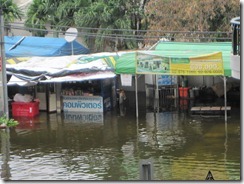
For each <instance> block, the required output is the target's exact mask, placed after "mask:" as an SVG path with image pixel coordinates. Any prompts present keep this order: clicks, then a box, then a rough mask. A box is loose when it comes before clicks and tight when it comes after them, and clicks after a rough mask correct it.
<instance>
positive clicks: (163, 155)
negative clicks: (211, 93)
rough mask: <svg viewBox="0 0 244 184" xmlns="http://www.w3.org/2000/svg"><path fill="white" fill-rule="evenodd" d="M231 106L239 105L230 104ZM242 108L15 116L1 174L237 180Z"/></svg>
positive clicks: (53, 177)
mask: <svg viewBox="0 0 244 184" xmlns="http://www.w3.org/2000/svg"><path fill="white" fill-rule="evenodd" d="M233 109H234V108H233ZM238 112H239V110H238V109H237V110H236V111H235V112H233V113H232V112H231V115H230V116H228V121H227V123H226V122H225V121H224V116H220V117H211V118H210V117H208V118H206V117H200V116H190V115H189V114H188V113H186V112H183V111H182V112H179V111H171V112H167V111H162V112H153V111H149V110H146V108H145V107H143V108H140V109H139V118H138V119H136V118H135V109H134V108H127V109H126V114H125V115H124V116H120V115H119V113H118V112H117V111H111V112H107V113H105V114H99V113H98V114H67V113H65V114H63V113H62V114H57V113H51V114H47V113H45V112H40V115H38V116H37V117H35V118H23V117H22V118H18V119H17V120H19V121H20V124H19V125H18V126H17V127H15V128H13V129H10V131H9V134H8V133H6V131H4V130H0V135H1V142H2V144H1V151H2V153H1V161H0V163H1V168H2V169H1V177H2V179H4V180H113V181H121V180H124V181H128V180H130V181H131V180H140V179H141V178H140V171H141V167H142V165H143V163H149V164H150V166H151V168H152V170H151V173H152V180H174V181H175V180H179V181H182V180H205V178H206V176H207V174H208V171H211V173H212V176H213V177H214V180H240V176H241V174H240V169H241V145H240V143H241V135H240V134H241V130H240V114H239V113H238Z"/></svg>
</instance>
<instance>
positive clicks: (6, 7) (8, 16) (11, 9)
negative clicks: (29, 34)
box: [0, 0, 24, 23]
mask: <svg viewBox="0 0 244 184" xmlns="http://www.w3.org/2000/svg"><path fill="white" fill-rule="evenodd" d="M0 5H1V8H2V10H3V15H4V21H5V22H7V23H9V22H13V21H14V20H15V19H20V20H21V18H22V16H23V15H24V14H23V12H22V11H21V10H20V8H19V7H18V6H17V4H16V3H14V2H13V1H12V0H7V1H6V0H0Z"/></svg>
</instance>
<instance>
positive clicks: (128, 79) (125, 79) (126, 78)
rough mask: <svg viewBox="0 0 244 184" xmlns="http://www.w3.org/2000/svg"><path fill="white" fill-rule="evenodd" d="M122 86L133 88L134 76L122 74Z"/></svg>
mask: <svg viewBox="0 0 244 184" xmlns="http://www.w3.org/2000/svg"><path fill="white" fill-rule="evenodd" d="M120 79H121V84H122V86H132V75H131V74H120Z"/></svg>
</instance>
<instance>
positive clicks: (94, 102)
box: [63, 96, 103, 112]
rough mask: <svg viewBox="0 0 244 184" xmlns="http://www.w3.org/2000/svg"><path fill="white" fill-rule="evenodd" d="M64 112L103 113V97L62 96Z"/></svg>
mask: <svg viewBox="0 0 244 184" xmlns="http://www.w3.org/2000/svg"><path fill="white" fill-rule="evenodd" d="M63 110H64V112H103V97H100V96H63Z"/></svg>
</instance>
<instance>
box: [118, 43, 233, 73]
mask: <svg viewBox="0 0 244 184" xmlns="http://www.w3.org/2000/svg"><path fill="white" fill-rule="evenodd" d="M154 50H155V51H156V52H155V53H157V55H158V53H159V52H160V55H161V56H164V57H171V58H187V57H194V56H201V55H204V54H210V53H214V52H222V57H223V64H224V75H225V76H231V69H230V55H231V50H232V45H231V42H206V43H190V42H163V41H162V42H158V43H157V44H156V45H155V46H154V47H153V48H152V49H151V50H150V51H148V52H153V51H154ZM143 52H146V51H143ZM115 72H116V73H117V74H135V73H136V51H135V52H128V53H123V54H121V55H120V57H119V58H117V59H116V68H115Z"/></svg>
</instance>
